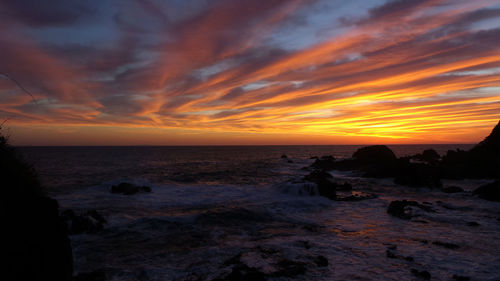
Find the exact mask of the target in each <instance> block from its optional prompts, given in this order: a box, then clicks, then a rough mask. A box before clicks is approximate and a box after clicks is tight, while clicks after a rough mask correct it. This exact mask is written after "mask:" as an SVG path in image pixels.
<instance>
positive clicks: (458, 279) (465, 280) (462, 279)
mask: <svg viewBox="0 0 500 281" xmlns="http://www.w3.org/2000/svg"><path fill="white" fill-rule="evenodd" d="M451 278H452V279H453V280H455V281H470V277H469V276H462V275H456V274H453V276H452V277H451Z"/></svg>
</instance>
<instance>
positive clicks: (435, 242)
mask: <svg viewBox="0 0 500 281" xmlns="http://www.w3.org/2000/svg"><path fill="white" fill-rule="evenodd" d="M432 244H434V245H436V246H441V247H445V248H447V249H451V250H456V249H458V248H460V246H458V245H457V244H453V243H448V242H441V241H434V242H432Z"/></svg>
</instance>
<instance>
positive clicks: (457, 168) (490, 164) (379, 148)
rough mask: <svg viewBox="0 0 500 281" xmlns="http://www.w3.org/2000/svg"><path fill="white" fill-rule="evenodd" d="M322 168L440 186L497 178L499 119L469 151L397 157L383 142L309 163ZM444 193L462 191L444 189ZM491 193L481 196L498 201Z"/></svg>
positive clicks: (499, 176) (412, 184)
mask: <svg viewBox="0 0 500 281" xmlns="http://www.w3.org/2000/svg"><path fill="white" fill-rule="evenodd" d="M311 166H312V167H313V168H316V169H322V170H340V171H358V172H359V173H360V174H361V175H362V176H364V177H373V178H394V182H395V183H397V184H399V185H404V186H410V187H428V188H442V182H441V180H442V179H464V178H493V179H500V122H499V123H498V125H497V126H496V127H495V128H494V129H493V131H492V132H491V134H490V135H489V136H488V137H486V138H485V139H484V140H483V141H482V142H480V143H479V144H477V145H476V146H475V147H473V148H472V149H471V150H469V151H463V150H449V151H448V152H447V153H446V154H445V155H443V156H442V157H441V155H439V154H438V153H437V152H436V151H435V150H433V149H427V150H424V151H423V152H422V153H419V154H416V155H413V156H405V157H401V158H397V157H396V155H395V154H394V152H393V151H392V150H391V149H389V148H388V147H387V146H385V145H372V146H367V147H362V148H360V149H358V150H357V151H356V152H354V154H353V155H352V158H350V159H342V160H336V159H335V158H333V157H331V158H329V157H322V158H317V159H316V161H315V162H314V163H313V164H312V165H311ZM442 190H443V192H447V193H454V192H461V190H459V189H457V188H444V189H442ZM492 192H493V193H488V194H487V195H481V194H482V192H480V193H479V192H478V193H477V194H479V195H480V197H481V198H484V199H486V198H490V199H487V200H492V201H498V196H496V195H495V194H494V191H493V190H492Z"/></svg>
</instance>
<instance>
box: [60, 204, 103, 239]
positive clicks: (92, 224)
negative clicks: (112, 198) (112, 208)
mask: <svg viewBox="0 0 500 281" xmlns="http://www.w3.org/2000/svg"><path fill="white" fill-rule="evenodd" d="M61 217H62V219H63V220H64V221H65V222H66V225H67V226H68V232H69V234H82V233H87V234H94V233H98V232H99V231H101V230H103V228H104V224H106V223H107V221H106V219H105V218H104V217H103V216H102V215H101V214H100V213H99V212H97V211H96V210H89V211H87V212H85V213H82V214H76V213H75V212H74V211H73V210H66V211H64V212H62V213H61Z"/></svg>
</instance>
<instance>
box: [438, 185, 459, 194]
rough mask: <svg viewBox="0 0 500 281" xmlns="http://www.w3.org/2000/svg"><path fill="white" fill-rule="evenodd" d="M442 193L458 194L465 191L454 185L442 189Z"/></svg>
mask: <svg viewBox="0 0 500 281" xmlns="http://www.w3.org/2000/svg"><path fill="white" fill-rule="evenodd" d="M441 191H442V192H444V193H458V192H464V189H463V188H461V187H459V186H454V185H452V186H445V187H443V188H441Z"/></svg>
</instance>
